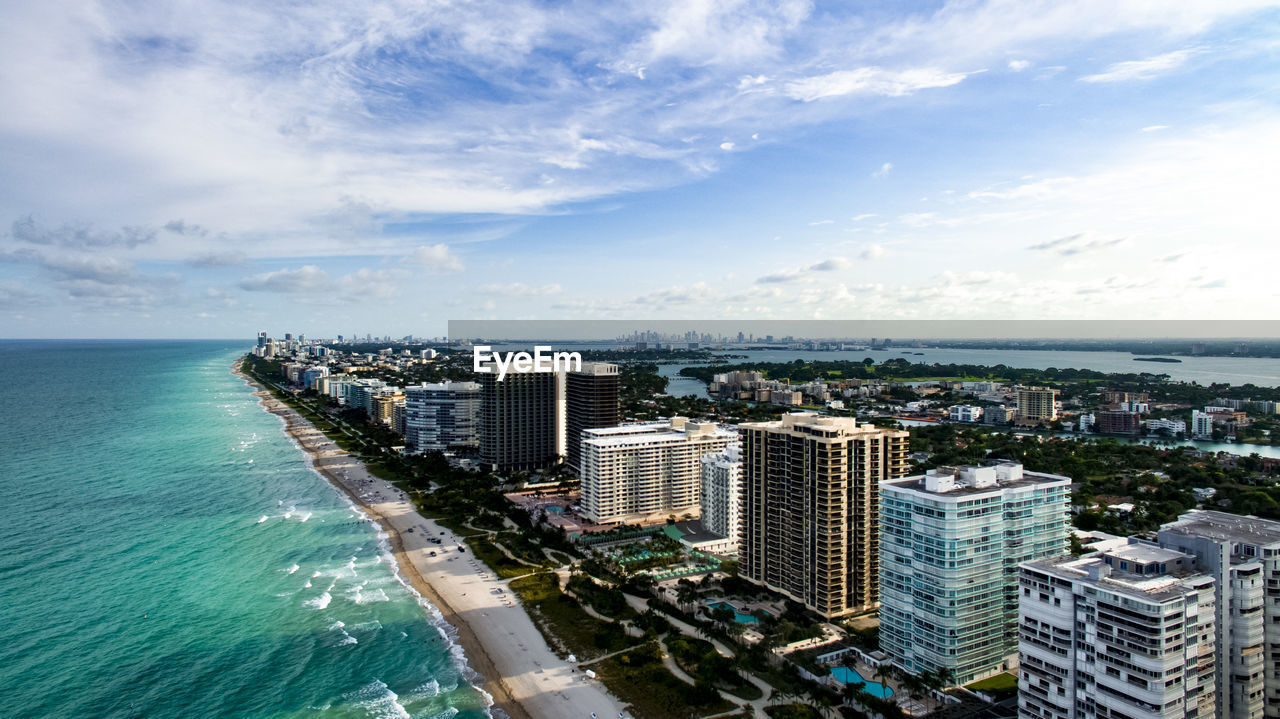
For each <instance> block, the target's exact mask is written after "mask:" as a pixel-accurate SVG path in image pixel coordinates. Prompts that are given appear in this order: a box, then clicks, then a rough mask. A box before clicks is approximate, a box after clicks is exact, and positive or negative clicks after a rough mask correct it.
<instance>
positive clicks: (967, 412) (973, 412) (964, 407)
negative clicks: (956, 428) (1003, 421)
mask: <svg viewBox="0 0 1280 719" xmlns="http://www.w3.org/2000/svg"><path fill="white" fill-rule="evenodd" d="M981 419H982V408H981V407H978V406H977V405H968V404H961V405H956V406H955V407H952V408H951V421H952V422H978V421H980V420H981Z"/></svg>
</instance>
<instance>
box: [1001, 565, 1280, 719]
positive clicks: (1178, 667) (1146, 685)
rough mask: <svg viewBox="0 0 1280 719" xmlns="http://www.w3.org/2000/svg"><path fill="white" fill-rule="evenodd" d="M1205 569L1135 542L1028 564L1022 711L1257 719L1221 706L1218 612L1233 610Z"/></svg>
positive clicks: (1118, 717) (1082, 716)
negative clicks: (1224, 602) (1222, 600)
mask: <svg viewBox="0 0 1280 719" xmlns="http://www.w3.org/2000/svg"><path fill="white" fill-rule="evenodd" d="M1198 565H1199V562H1198V559H1197V557H1195V556H1194V555H1192V554H1188V553H1185V552H1180V551H1177V550H1172V549H1164V548H1161V547H1159V546H1157V545H1155V544H1151V543H1147V542H1139V541H1137V540H1130V541H1129V543H1128V544H1125V545H1122V546H1119V547H1113V548H1110V549H1107V550H1104V551H1101V552H1096V553H1094V554H1089V555H1086V556H1084V557H1073V556H1070V555H1062V556H1058V557H1055V558H1052V559H1041V560H1037V561H1034V562H1028V563H1027V564H1024V565H1023V566H1022V572H1021V586H1020V588H1019V589H1020V591H1019V600H1020V605H1019V630H1020V632H1019V650H1020V656H1019V666H1018V716H1019V717H1024V718H1027V719H1032V718H1034V719H1174V718H1181V717H1187V718H1188V719H1192V718H1194V719H1215V718H1216V719H1226V718H1227V717H1233V716H1252V717H1258V718H1259V719H1260V718H1261V717H1262V716H1263V714H1262V713H1261V712H1259V713H1257V714H1249V715H1245V714H1240V715H1237V714H1224V713H1222V712H1221V706H1220V699H1221V691H1222V689H1223V688H1222V687H1221V686H1220V683H1219V682H1218V681H1217V679H1216V676H1215V675H1216V673H1217V672H1218V668H1217V664H1218V659H1219V658H1221V656H1222V655H1220V654H1219V652H1218V648H1217V647H1218V643H1219V638H1218V632H1220V631H1221V630H1222V624H1221V623H1220V622H1219V621H1218V620H1217V618H1216V617H1217V615H1218V614H1219V613H1220V612H1222V611H1225V610H1226V608H1225V607H1223V606H1222V605H1221V604H1220V603H1219V602H1220V600H1219V599H1218V598H1217V596H1216V591H1217V590H1216V588H1215V581H1214V578H1213V577H1212V576H1211V575H1210V574H1208V573H1205V572H1203V571H1200V569H1199V566H1198ZM1224 663H1225V662H1224ZM1266 716H1274V715H1273V714H1267V715H1266Z"/></svg>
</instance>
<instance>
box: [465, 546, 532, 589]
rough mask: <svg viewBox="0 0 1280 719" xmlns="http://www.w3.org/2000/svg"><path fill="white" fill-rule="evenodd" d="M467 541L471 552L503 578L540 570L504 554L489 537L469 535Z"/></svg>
mask: <svg viewBox="0 0 1280 719" xmlns="http://www.w3.org/2000/svg"><path fill="white" fill-rule="evenodd" d="M465 541H466V543H467V546H468V547H470V548H471V552H472V553H473V554H475V555H476V557H477V558H478V559H479V560H480V561H482V562H484V563H485V564H486V565H488V567H489V569H492V570H493V572H494V574H497V575H498V576H499V577H502V578H503V579H510V578H511V577H519V576H523V575H525V574H528V573H530V572H536V571H538V568H537V567H526V566H525V565H523V564H521V563H519V562H517V561H515V560H514V559H511V558H510V557H508V556H507V555H505V554H503V553H502V552H501V551H499V550H498V548H497V547H495V546H493V543H492V542H490V541H489V540H488V539H484V538H482V537H480V536H475V537H468V538H467V539H466V540H465Z"/></svg>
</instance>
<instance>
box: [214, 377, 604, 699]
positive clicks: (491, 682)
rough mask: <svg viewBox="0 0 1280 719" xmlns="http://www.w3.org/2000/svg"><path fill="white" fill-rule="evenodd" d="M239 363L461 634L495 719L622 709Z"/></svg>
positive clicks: (455, 543) (483, 577) (488, 576)
mask: <svg viewBox="0 0 1280 719" xmlns="http://www.w3.org/2000/svg"><path fill="white" fill-rule="evenodd" d="M242 363H243V360H237V361H236V362H235V364H234V365H233V368H232V372H233V373H234V374H235V375H236V376H237V377H239V378H241V379H243V380H244V381H245V382H246V383H247V384H249V386H250V387H252V388H253V389H254V390H255V391H254V396H256V397H257V398H258V400H259V403H260V404H261V405H262V406H263V408H264V409H266V410H267V411H268V412H270V413H272V414H274V415H276V416H278V417H280V418H281V419H282V420H283V421H284V427H283V430H284V432H285V434H287V435H288V436H289V437H291V438H292V439H293V440H294V441H295V442H296V443H297V444H298V447H299V448H300V449H301V450H302V451H303V453H304V454H305V455H306V456H307V457H308V459H309V464H310V465H311V467H312V468H313V469H315V470H316V472H318V473H319V474H320V475H321V476H323V477H324V478H325V479H326V480H327V481H328V482H329V484H331V485H332V486H333V487H335V488H336V489H338V490H339V491H341V492H342V493H344V494H345V495H346V496H347V497H348V499H350V500H351V502H352V503H354V504H355V505H356V506H357V507H358V508H359V509H360V511H362V512H364V513H365V514H366V515H367V516H368V517H369V518H370V519H371V520H373V521H375V522H377V523H378V526H379V527H380V528H381V529H382V531H384V532H386V534H387V542H388V544H389V545H390V547H391V553H392V555H393V556H394V558H395V560H396V564H397V567H398V569H399V571H400V574H401V576H402V577H403V579H404V580H405V581H406V582H408V583H409V585H410V586H412V587H413V588H414V590H416V591H417V592H418V594H419V595H420V596H421V597H422V598H423V599H424V600H426V602H427V603H429V604H430V605H431V606H432V607H434V608H435V610H436V611H438V612H439V613H440V615H441V618H442V619H443V621H445V622H446V623H447V624H449V626H451V627H453V629H454V630H455V632H456V633H457V637H456V642H457V644H458V646H459V647H461V649H462V654H463V662H464V664H465V666H466V667H467V669H469V670H470V671H472V672H474V673H475V674H478V675H479V677H478V679H479V680H480V681H479V682H474V681H473V683H475V684H477V685H478V687H479V688H480V689H481V690H482V691H484V692H485V693H487V694H488V695H489V697H490V699H491V701H492V702H493V704H492V706H491V708H490V713H491V715H494V716H502V715H503V714H505V716H507V717H509V718H510V719H559V718H560V717H564V716H568V715H570V712H572V713H574V714H576V713H578V712H581V715H582V716H590V715H591V713H592V712H595V713H596V714H598V715H599V716H603V717H609V716H619V715H620V714H622V713H623V712H624V711H625V707H624V706H622V705H621V703H620V702H619V701H618V700H617V699H615V698H614V697H613V696H612V695H610V694H609V693H608V691H607V689H605V687H604V686H603V685H601V684H599V683H598V682H588V681H586V680H585V679H584V677H583V675H581V674H578V673H577V672H576V669H575V668H574V667H573V666H572V665H569V664H567V663H566V662H564V661H563V660H561V659H560V658H559V657H557V656H556V655H555V654H554V653H553V652H552V651H551V648H550V647H548V646H547V644H546V641H545V639H543V637H542V635H541V634H540V633H539V632H538V631H537V629H536V628H535V627H534V625H533V620H532V619H531V618H530V617H529V615H528V613H527V612H525V610H524V608H523V607H522V606H521V605H520V603H519V601H518V599H517V598H516V597H514V596H513V595H512V593H511V592H510V591H509V590H505V589H504V591H503V592H501V593H498V592H497V591H496V590H497V589H498V588H500V587H503V586H504V585H505V582H500V581H499V580H498V579H497V577H496V576H495V575H494V574H493V573H492V572H491V571H489V569H488V567H486V566H485V565H484V564H483V563H481V562H479V561H478V560H476V559H475V558H474V557H473V556H472V554H471V553H470V552H466V553H460V552H457V551H456V549H457V548H458V547H459V546H465V545H463V543H462V541H461V540H460V539H459V538H458V537H457V536H455V535H454V534H453V532H452V531H450V530H448V529H446V528H444V527H441V526H439V525H438V524H436V523H435V522H434V521H433V520H430V519H426V518H424V517H423V516H422V515H420V514H419V513H418V512H417V509H416V507H414V506H413V504H412V503H411V502H410V501H409V500H408V499H406V498H405V496H404V494H403V493H402V492H401V491H400V490H398V489H396V488H395V487H394V486H392V485H391V484H390V483H389V482H386V481H385V480H383V479H380V478H378V477H376V476H374V475H372V474H370V473H369V472H368V471H367V470H366V469H365V468H364V465H363V464H362V463H361V462H360V461H359V460H357V459H355V458H354V457H352V456H351V455H349V454H347V452H346V451H344V450H342V449H341V448H339V447H338V446H337V444H336V443H334V442H333V440H331V439H329V438H328V437H327V436H326V435H325V434H324V433H322V432H320V431H319V430H318V429H316V428H315V426H314V425H312V424H311V422H309V421H308V420H307V419H306V418H304V417H303V416H302V415H300V414H299V413H298V412H297V411H296V410H294V409H293V408H292V407H290V406H289V405H287V404H285V403H284V402H281V401H280V400H278V399H276V398H275V397H274V396H273V395H272V394H271V392H269V391H268V390H267V389H266V388H265V387H263V386H262V385H261V384H259V383H258V382H257V381H256V380H254V379H253V378H252V377H250V376H249V375H247V374H246V373H244V372H243V371H242V367H241V365H242ZM428 537H431V538H433V539H440V540H441V544H439V545H434V544H430V543H429V542H428ZM437 550H438V551H437ZM432 552H435V554H436V556H434V557H433V556H431V554H432ZM432 580H435V582H434V583H433V581H432ZM466 590H469V591H466ZM495 710H497V711H495ZM499 712H501V713H499Z"/></svg>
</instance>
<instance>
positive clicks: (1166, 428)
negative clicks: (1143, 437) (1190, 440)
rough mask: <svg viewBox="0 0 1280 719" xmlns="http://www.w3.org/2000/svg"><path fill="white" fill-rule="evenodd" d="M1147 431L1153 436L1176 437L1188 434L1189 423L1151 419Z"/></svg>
mask: <svg viewBox="0 0 1280 719" xmlns="http://www.w3.org/2000/svg"><path fill="white" fill-rule="evenodd" d="M1147 431H1148V432H1150V433H1151V434H1157V433H1159V434H1169V435H1173V436H1175V437H1176V436H1177V435H1185V434H1186V433H1187V423H1186V421H1185V420H1181V419H1149V420H1147Z"/></svg>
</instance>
